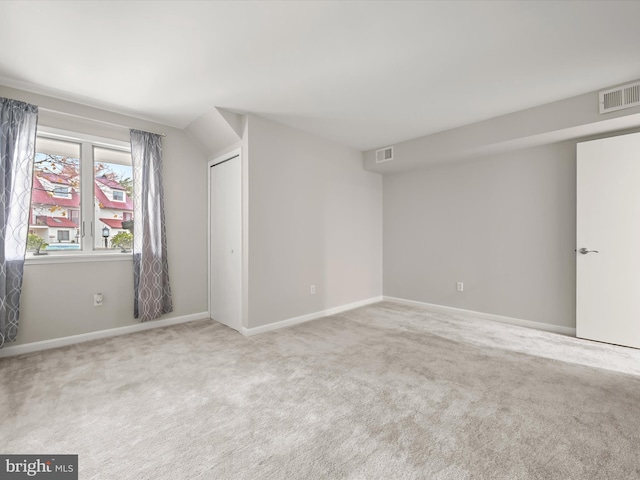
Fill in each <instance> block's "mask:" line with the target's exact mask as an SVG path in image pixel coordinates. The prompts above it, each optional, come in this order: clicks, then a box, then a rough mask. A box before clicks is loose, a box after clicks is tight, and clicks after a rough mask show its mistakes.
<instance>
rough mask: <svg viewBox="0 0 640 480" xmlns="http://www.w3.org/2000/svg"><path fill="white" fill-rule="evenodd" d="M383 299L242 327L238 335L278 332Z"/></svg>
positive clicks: (375, 298)
mask: <svg viewBox="0 0 640 480" xmlns="http://www.w3.org/2000/svg"><path fill="white" fill-rule="evenodd" d="M382 300H383V297H381V296H380V297H372V298H368V299H366V300H361V301H359V302H353V303H349V304H347V305H342V306H340V307H335V308H329V309H327V310H321V311H319V312H314V313H308V314H307V315H301V316H299V317H294V318H288V319H286V320H281V321H279V322H273V323H269V324H267V325H262V326H260V327H253V328H246V327H242V329H241V330H240V333H242V334H243V335H246V336H251V335H257V334H259V333H264V332H270V331H271V330H278V329H279V328H284V327H290V326H291V325H297V324H299V323H304V322H309V321H311V320H316V319H318V318H322V317H328V316H329V315H335V314H336V313H342V312H346V311H347V310H353V309H354V308H358V307H364V306H365V305H371V304H372V303H377V302H381V301H382Z"/></svg>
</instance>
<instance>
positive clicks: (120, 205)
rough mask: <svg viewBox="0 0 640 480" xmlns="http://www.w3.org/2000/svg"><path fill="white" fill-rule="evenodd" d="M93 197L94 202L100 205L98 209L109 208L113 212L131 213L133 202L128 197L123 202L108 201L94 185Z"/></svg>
mask: <svg viewBox="0 0 640 480" xmlns="http://www.w3.org/2000/svg"><path fill="white" fill-rule="evenodd" d="M95 195H96V200H97V201H98V203H99V204H100V205H101V207H100V208H111V209H114V210H131V211H133V202H132V201H131V198H130V197H129V195H126V198H127V199H126V200H125V201H124V202H114V201H113V200H109V199H108V198H107V196H106V195H105V194H104V192H103V191H102V189H101V188H100V187H99V186H98V185H96V186H95Z"/></svg>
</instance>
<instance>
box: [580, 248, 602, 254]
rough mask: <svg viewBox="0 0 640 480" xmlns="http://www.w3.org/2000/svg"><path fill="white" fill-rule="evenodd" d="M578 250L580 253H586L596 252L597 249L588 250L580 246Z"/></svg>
mask: <svg viewBox="0 0 640 480" xmlns="http://www.w3.org/2000/svg"><path fill="white" fill-rule="evenodd" d="M578 252H580V253H581V254H582V255H586V254H587V253H598V250H588V249H586V248H584V247H582V248H581V249H580V250H578Z"/></svg>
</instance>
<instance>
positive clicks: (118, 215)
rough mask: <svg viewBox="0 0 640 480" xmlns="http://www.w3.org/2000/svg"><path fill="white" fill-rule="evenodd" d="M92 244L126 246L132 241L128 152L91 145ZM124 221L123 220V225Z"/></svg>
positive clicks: (126, 247) (131, 201)
mask: <svg viewBox="0 0 640 480" xmlns="http://www.w3.org/2000/svg"><path fill="white" fill-rule="evenodd" d="M93 154H94V172H95V206H94V208H95V216H94V218H95V219H96V221H95V222H94V225H95V232H94V238H95V248H102V249H104V248H117V249H123V250H128V249H130V248H131V246H132V244H133V235H132V231H133V225H130V224H129V223H127V222H131V220H132V218H133V217H132V215H133V197H132V194H133V169H132V168H131V154H130V153H129V152H124V151H120V150H112V149H107V148H102V147H94V148H93ZM123 222H125V224H124V225H123Z"/></svg>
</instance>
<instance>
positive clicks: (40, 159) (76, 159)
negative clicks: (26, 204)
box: [27, 137, 82, 251]
mask: <svg viewBox="0 0 640 480" xmlns="http://www.w3.org/2000/svg"><path fill="white" fill-rule="evenodd" d="M79 218H80V145H79V144H77V143H73V142H68V141H63V140H56V139H51V138H44V137H38V138H37V139H36V155H35V164H34V169H33V191H32V195H31V215H30V221H29V237H28V246H27V248H28V250H30V251H37V250H40V251H44V250H45V249H46V250H50V251H52V250H62V249H65V250H68V249H73V250H75V249H80V246H81V244H80V242H81V240H82V239H81V237H80V223H79V221H80V220H79ZM60 229H62V230H60ZM63 232H66V233H63ZM45 244H48V246H47V245H45ZM69 244H73V245H69Z"/></svg>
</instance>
